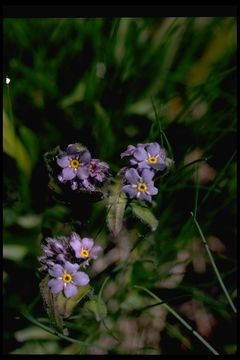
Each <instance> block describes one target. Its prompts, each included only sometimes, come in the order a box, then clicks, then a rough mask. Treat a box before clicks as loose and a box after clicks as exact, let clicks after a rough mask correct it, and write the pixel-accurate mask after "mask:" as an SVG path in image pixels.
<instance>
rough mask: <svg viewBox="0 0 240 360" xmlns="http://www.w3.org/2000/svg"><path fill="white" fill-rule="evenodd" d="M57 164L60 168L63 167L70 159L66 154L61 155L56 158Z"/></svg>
mask: <svg viewBox="0 0 240 360" xmlns="http://www.w3.org/2000/svg"><path fill="white" fill-rule="evenodd" d="M57 164H58V165H59V166H61V168H65V167H67V166H68V165H69V164H70V159H69V157H68V156H67V155H63V156H61V157H58V158H57Z"/></svg>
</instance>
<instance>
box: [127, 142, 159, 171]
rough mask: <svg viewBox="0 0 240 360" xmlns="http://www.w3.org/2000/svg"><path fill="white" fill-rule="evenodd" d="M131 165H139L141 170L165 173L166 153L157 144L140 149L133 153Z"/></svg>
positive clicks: (150, 144)
mask: <svg viewBox="0 0 240 360" xmlns="http://www.w3.org/2000/svg"><path fill="white" fill-rule="evenodd" d="M130 163H131V165H137V166H138V168H139V169H153V170H155V171H163V170H164V169H165V167H166V151H165V149H162V148H161V147H160V145H159V144H158V143H156V142H154V143H149V144H146V145H145V147H138V148H137V149H136V150H135V151H134V152H133V159H131V160H130Z"/></svg>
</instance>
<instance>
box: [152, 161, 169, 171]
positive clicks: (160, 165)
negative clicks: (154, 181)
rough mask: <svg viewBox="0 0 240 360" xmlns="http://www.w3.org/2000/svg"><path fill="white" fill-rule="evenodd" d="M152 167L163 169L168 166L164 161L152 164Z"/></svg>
mask: <svg viewBox="0 0 240 360" xmlns="http://www.w3.org/2000/svg"><path fill="white" fill-rule="evenodd" d="M151 165H152V168H153V169H155V170H157V171H163V170H164V169H165V167H166V164H165V163H162V162H157V163H156V164H151Z"/></svg>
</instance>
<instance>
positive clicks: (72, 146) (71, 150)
mask: <svg viewBox="0 0 240 360" xmlns="http://www.w3.org/2000/svg"><path fill="white" fill-rule="evenodd" d="M78 152H79V149H78V148H77V147H76V145H75V144H69V145H68V147H67V154H69V155H71V154H76V153H78Z"/></svg>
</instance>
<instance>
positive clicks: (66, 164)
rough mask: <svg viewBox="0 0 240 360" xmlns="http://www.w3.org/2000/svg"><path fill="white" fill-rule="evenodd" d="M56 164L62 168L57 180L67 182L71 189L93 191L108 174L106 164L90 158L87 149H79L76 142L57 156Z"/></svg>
mask: <svg viewBox="0 0 240 360" xmlns="http://www.w3.org/2000/svg"><path fill="white" fill-rule="evenodd" d="M57 164H58V166H59V167H60V168H62V170H61V172H60V173H59V174H58V180H59V181H60V182H61V183H64V184H65V183H69V184H70V186H71V189H72V190H77V189H79V190H88V191H95V190H96V187H99V186H101V185H102V184H103V182H104V181H105V180H106V179H107V177H108V175H109V166H108V164H106V163H105V162H102V161H100V160H99V159H92V157H91V154H90V152H89V151H88V150H79V148H78V147H77V146H76V144H70V145H68V147H67V149H66V152H65V154H61V155H59V156H57Z"/></svg>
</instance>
